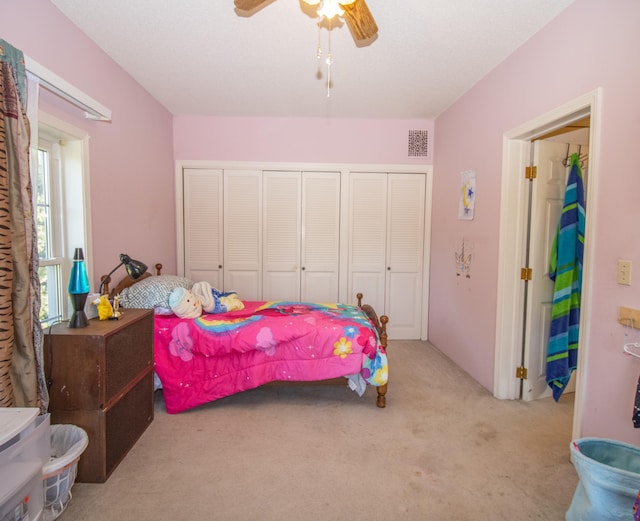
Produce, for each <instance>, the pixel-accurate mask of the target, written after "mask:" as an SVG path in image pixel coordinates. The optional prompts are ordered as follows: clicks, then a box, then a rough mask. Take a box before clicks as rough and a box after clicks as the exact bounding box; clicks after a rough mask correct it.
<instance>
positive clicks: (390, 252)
mask: <svg viewBox="0 0 640 521" xmlns="http://www.w3.org/2000/svg"><path fill="white" fill-rule="evenodd" d="M425 183H426V176H425V175H424V174H402V173H388V174H385V173H354V172H352V173H350V175H349V267H348V272H349V273H348V293H349V295H352V294H355V293H358V292H360V293H363V294H364V296H365V301H366V302H367V303H370V304H371V305H373V306H374V308H375V309H376V311H378V313H380V314H386V315H388V316H389V317H390V321H389V336H390V337H391V338H397V339H402V338H405V339H413V338H420V332H421V331H420V330H421V325H422V322H421V317H422V305H421V304H422V283H423V280H422V279H423V275H422V273H423V257H424V232H425V228H424V223H425Z"/></svg>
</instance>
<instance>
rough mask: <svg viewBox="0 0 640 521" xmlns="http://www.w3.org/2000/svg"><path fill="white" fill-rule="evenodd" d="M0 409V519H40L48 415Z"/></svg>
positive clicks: (33, 520) (47, 448)
mask: <svg viewBox="0 0 640 521" xmlns="http://www.w3.org/2000/svg"><path fill="white" fill-rule="evenodd" d="M39 413H40V411H39V409H37V408H18V407H7V408H0V519H1V520H3V521H15V520H23V519H30V520H31V521H38V520H41V519H42V511H43V503H44V494H43V484H42V466H43V465H44V464H45V463H46V462H47V460H48V459H49V453H50V448H49V415H48V414H46V415H41V416H39Z"/></svg>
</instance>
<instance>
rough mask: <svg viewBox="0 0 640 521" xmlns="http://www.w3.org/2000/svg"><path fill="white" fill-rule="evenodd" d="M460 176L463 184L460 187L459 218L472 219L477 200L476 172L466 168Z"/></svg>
mask: <svg viewBox="0 0 640 521" xmlns="http://www.w3.org/2000/svg"><path fill="white" fill-rule="evenodd" d="M460 177H461V180H462V184H461V187H460V205H459V206H458V219H461V220H464V221H471V220H472V219H473V210H474V206H475V200H476V173H475V171H474V170H466V171H464V172H461V174H460Z"/></svg>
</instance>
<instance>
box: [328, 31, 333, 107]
mask: <svg viewBox="0 0 640 521" xmlns="http://www.w3.org/2000/svg"><path fill="white" fill-rule="evenodd" d="M332 63H333V55H332V54H331V20H329V44H328V49H327V98H330V97H331V64H332Z"/></svg>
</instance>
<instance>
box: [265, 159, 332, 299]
mask: <svg viewBox="0 0 640 521" xmlns="http://www.w3.org/2000/svg"><path fill="white" fill-rule="evenodd" d="M262 200H263V239H264V245H263V298H264V299H265V300H302V301H308V302H337V301H338V279H339V277H338V275H339V273H338V269H339V246H340V173H339V172H281V171H279V172H264V174H263V199H262Z"/></svg>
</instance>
